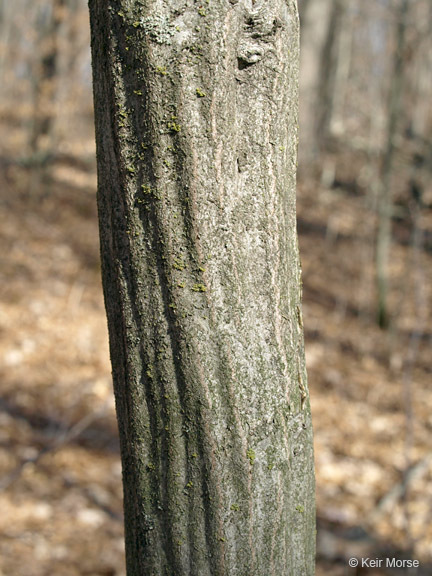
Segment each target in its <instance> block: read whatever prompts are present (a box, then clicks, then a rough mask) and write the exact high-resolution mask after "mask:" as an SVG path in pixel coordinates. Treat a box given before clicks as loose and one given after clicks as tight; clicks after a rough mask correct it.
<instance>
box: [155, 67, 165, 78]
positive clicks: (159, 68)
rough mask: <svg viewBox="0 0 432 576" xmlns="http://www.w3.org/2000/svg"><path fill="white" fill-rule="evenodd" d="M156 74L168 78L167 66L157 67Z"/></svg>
mask: <svg viewBox="0 0 432 576" xmlns="http://www.w3.org/2000/svg"><path fill="white" fill-rule="evenodd" d="M156 72H157V73H158V74H160V75H161V76H166V75H167V74H168V71H167V67H166V66H156Z"/></svg>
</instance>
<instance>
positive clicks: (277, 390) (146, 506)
mask: <svg viewBox="0 0 432 576" xmlns="http://www.w3.org/2000/svg"><path fill="white" fill-rule="evenodd" d="M252 4H254V6H252V5H251V3H246V2H244V1H241V0H240V1H236V0H230V1H229V2H228V1H227V0H214V1H213V2H211V3H204V2H203V3H202V5H200V4H197V3H195V2H192V1H191V0H189V1H184V2H173V1H168V0H164V1H160V2H158V3H157V4H156V3H151V2H142V1H139V0H135V1H131V0H128V1H126V0H123V1H116V2H114V0H111V1H107V0H90V15H91V28H92V57H93V74H94V98H95V114H96V139H97V156H98V208H99V223H100V239H101V254H102V275H103V287H104V296H105V304H106V310H107V316H108V326H109V334H110V350H111V361H112V368H113V379H114V391H115V396H116V406H117V416H118V423H119V430H120V443H121V456H122V464H123V482H124V509H125V529H126V562H127V571H128V572H127V573H128V576H138V575H139V576H150V575H155V576H162V575H167V576H168V575H169V576H172V575H173V574H176V576H183V575H184V576H186V575H196V576H207V575H226V576H237V575H238V576H246V575H247V576H253V575H255V576H269V575H271V574H274V575H277V576H280V575H293V576H299V575H300V574H301V575H302V576H306V575H310V574H313V573H314V539H315V517H314V473H313V448H312V427H311V417H310V407H309V400H308V394H307V383H306V372H305V362H304V347H303V327H302V320H301V301H300V298H301V281H300V264H299V257H298V245H297V235H296V219H295V172H296V148H297V99H298V58H299V46H298V17H297V8H296V2H293V1H289V2H287V1H286V0H267V1H266V2H261V1H260V2H255V3H252Z"/></svg>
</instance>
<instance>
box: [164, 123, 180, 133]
mask: <svg viewBox="0 0 432 576" xmlns="http://www.w3.org/2000/svg"><path fill="white" fill-rule="evenodd" d="M167 127H168V130H170V131H171V132H180V130H181V124H177V122H174V120H172V121H171V122H168V123H167Z"/></svg>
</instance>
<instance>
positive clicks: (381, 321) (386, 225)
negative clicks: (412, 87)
mask: <svg viewBox="0 0 432 576" xmlns="http://www.w3.org/2000/svg"><path fill="white" fill-rule="evenodd" d="M408 10H409V0H399V3H398V10H397V15H398V23H397V33H396V48H395V52H394V60H393V73H392V78H391V85H390V93H389V103H388V125H387V142H386V148H385V150H384V154H383V163H382V168H381V182H380V187H379V198H378V231H377V240H376V282H377V293H378V309H377V322H378V325H379V326H380V327H381V328H388V327H389V324H390V312H389V309H388V284H389V281H388V265H389V255H390V245H391V238H392V217H393V214H392V213H393V194H392V189H391V177H392V173H393V163H394V153H395V140H396V136H397V129H398V121H399V120H400V116H401V104H402V90H403V77H404V66H405V60H404V49H405V40H406V38H405V37H406V27H407V16H408Z"/></svg>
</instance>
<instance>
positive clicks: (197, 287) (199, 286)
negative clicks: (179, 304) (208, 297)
mask: <svg viewBox="0 0 432 576" xmlns="http://www.w3.org/2000/svg"><path fill="white" fill-rule="evenodd" d="M192 290H193V292H207V288H206V286H204V284H194V285H193V286H192Z"/></svg>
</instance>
